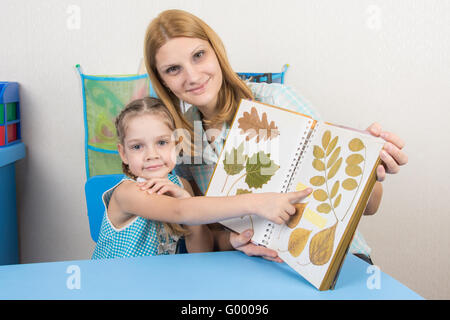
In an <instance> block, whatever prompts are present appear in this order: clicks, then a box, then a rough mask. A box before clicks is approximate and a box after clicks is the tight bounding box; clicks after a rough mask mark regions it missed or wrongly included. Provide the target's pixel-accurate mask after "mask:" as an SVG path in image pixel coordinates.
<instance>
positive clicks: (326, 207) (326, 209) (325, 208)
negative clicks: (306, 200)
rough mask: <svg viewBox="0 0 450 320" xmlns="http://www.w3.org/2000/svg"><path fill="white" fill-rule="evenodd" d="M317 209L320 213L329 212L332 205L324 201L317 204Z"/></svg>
mask: <svg viewBox="0 0 450 320" xmlns="http://www.w3.org/2000/svg"><path fill="white" fill-rule="evenodd" d="M317 211H319V212H320V213H328V212H330V211H331V207H330V205H329V204H328V203H322V204H319V205H318V206H317Z"/></svg>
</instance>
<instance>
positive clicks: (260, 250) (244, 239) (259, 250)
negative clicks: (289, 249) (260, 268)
mask: <svg viewBox="0 0 450 320" xmlns="http://www.w3.org/2000/svg"><path fill="white" fill-rule="evenodd" d="M252 236H253V231H252V230H251V229H248V230H245V231H244V232H242V233H241V234H238V233H234V232H230V239H229V240H230V244H231V246H232V247H233V248H234V249H235V250H238V251H241V252H243V253H245V254H246V255H248V256H250V257H251V256H259V257H263V258H264V259H266V260H270V261H275V262H283V260H281V259H280V257H278V253H277V252H276V251H275V250H272V249H269V248H266V247H263V246H258V245H255V244H253V243H251V242H250V240H251V239H252Z"/></svg>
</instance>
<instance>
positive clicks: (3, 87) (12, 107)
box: [0, 82, 21, 148]
mask: <svg viewBox="0 0 450 320" xmlns="http://www.w3.org/2000/svg"><path fill="white" fill-rule="evenodd" d="M19 109H20V102H19V84H18V83H17V82H0V148H1V147H6V146H8V145H11V144H14V143H19V142H20V140H21V135H20V111H19Z"/></svg>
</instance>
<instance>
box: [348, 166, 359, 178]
mask: <svg viewBox="0 0 450 320" xmlns="http://www.w3.org/2000/svg"><path fill="white" fill-rule="evenodd" d="M345 173H346V174H347V175H349V176H350V177H357V176H359V175H360V174H361V173H362V169H361V167H360V166H355V165H350V166H347V167H346V168H345Z"/></svg>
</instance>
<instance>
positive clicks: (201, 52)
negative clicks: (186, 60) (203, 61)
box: [194, 50, 205, 59]
mask: <svg viewBox="0 0 450 320" xmlns="http://www.w3.org/2000/svg"><path fill="white" fill-rule="evenodd" d="M204 54H205V51H204V50H201V51H199V52H197V53H195V54H194V58H197V59H198V58H201V57H202V56H203V55H204Z"/></svg>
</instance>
